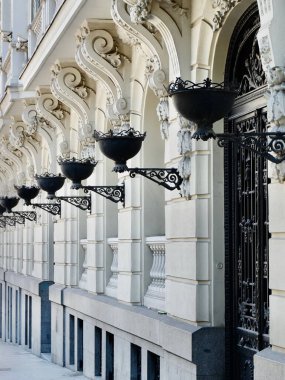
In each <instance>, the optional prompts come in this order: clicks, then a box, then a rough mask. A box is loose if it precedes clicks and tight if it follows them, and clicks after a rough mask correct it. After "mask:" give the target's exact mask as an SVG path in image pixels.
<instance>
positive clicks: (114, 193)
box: [77, 183, 125, 207]
mask: <svg viewBox="0 0 285 380" xmlns="http://www.w3.org/2000/svg"><path fill="white" fill-rule="evenodd" d="M77 189H83V191H84V193H87V192H88V191H93V192H94V193H97V194H99V195H101V196H102V197H105V198H107V199H109V200H110V201H112V202H114V203H118V202H122V204H123V206H124V207H125V184H124V183H122V185H117V186H82V185H81V186H80V187H77Z"/></svg>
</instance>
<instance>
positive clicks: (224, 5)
mask: <svg viewBox="0 0 285 380" xmlns="http://www.w3.org/2000/svg"><path fill="white" fill-rule="evenodd" d="M240 2H241V0H212V7H213V9H214V11H215V15H214V18H213V23H214V26H213V29H214V30H218V29H220V28H221V27H222V26H223V23H224V21H225V19H226V17H227V15H228V13H229V12H230V11H231V10H232V9H233V8H234V7H235V6H236V5H237V4H238V3H240Z"/></svg>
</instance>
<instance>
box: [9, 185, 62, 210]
mask: <svg viewBox="0 0 285 380" xmlns="http://www.w3.org/2000/svg"><path fill="white" fill-rule="evenodd" d="M14 188H15V189H16V191H17V194H18V196H19V197H20V198H22V199H23V200H24V201H25V205H26V206H33V208H36V207H38V208H40V209H42V210H44V211H47V212H49V213H50V214H52V215H60V213H61V204H60V202H56V203H32V202H31V201H32V199H34V198H36V196H37V195H38V194H39V191H40V188H39V187H37V186H24V185H22V186H14ZM29 212H31V211H29Z"/></svg>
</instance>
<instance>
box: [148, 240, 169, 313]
mask: <svg viewBox="0 0 285 380" xmlns="http://www.w3.org/2000/svg"><path fill="white" fill-rule="evenodd" d="M165 243H166V239H165V236H153V237H148V238H146V245H147V246H148V247H149V249H150V250H151V252H152V255H153V261H152V267H151V270H150V278H151V283H150V285H149V286H148V289H147V292H146V294H145V296H144V305H145V306H147V307H150V308H153V309H158V310H165Z"/></svg>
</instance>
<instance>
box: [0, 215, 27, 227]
mask: <svg viewBox="0 0 285 380" xmlns="http://www.w3.org/2000/svg"><path fill="white" fill-rule="evenodd" d="M1 219H2V221H4V222H5V224H6V225H7V224H8V225H9V226H12V227H14V226H15V225H16V223H18V224H25V218H24V217H23V216H21V215H2V216H1Z"/></svg>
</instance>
